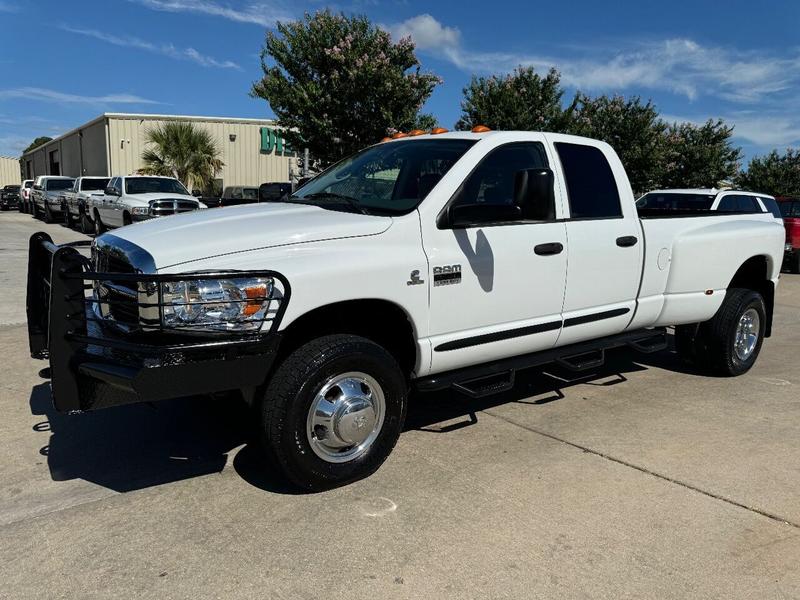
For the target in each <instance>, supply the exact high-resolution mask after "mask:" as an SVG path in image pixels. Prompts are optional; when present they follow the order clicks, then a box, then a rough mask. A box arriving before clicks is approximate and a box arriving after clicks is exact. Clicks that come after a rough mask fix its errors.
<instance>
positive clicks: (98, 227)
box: [94, 211, 106, 235]
mask: <svg viewBox="0 0 800 600" xmlns="http://www.w3.org/2000/svg"><path fill="white" fill-rule="evenodd" d="M105 232H106V226H105V225H103V222H102V221H101V220H100V213H99V212H97V211H94V234H95V235H103V234H104V233H105Z"/></svg>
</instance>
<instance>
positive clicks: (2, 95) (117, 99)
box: [0, 87, 162, 105]
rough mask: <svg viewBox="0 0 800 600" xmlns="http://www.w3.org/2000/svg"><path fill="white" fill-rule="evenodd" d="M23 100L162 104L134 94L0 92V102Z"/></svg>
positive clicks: (35, 90)
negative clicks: (96, 94)
mask: <svg viewBox="0 0 800 600" xmlns="http://www.w3.org/2000/svg"><path fill="white" fill-rule="evenodd" d="M7 99H23V100H39V101H41V102H56V103H60V104H95V105H102V104H162V102H157V101H156V100H149V99H147V98H142V97H141V96H136V95H134V94H107V95H105V96H80V95H77V94H67V93H65V92H58V91H56V90H49V89H46V88H37V87H21V88H13V89H7V90H0V100H7Z"/></svg>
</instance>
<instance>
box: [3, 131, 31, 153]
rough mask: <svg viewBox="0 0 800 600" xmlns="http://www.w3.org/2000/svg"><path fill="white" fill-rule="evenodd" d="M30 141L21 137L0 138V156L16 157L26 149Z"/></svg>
mask: <svg viewBox="0 0 800 600" xmlns="http://www.w3.org/2000/svg"><path fill="white" fill-rule="evenodd" d="M30 143H31V140H30V139H28V138H25V137H22V136H21V135H3V136H0V156H11V157H17V156H19V155H20V154H22V151H23V150H25V148H27V147H28V144H30Z"/></svg>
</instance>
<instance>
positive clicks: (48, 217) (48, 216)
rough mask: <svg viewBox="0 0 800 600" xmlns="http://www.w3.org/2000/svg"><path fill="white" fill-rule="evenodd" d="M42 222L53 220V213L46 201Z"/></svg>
mask: <svg viewBox="0 0 800 600" xmlns="http://www.w3.org/2000/svg"><path fill="white" fill-rule="evenodd" d="M44 222H45V223H52V222H53V213H52V211H51V210H50V205H49V204H48V203H47V202H45V203H44Z"/></svg>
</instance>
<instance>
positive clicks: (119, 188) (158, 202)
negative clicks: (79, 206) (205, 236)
mask: <svg viewBox="0 0 800 600" xmlns="http://www.w3.org/2000/svg"><path fill="white" fill-rule="evenodd" d="M91 206H92V221H93V222H94V229H95V233H96V234H97V235H100V234H101V233H103V232H104V231H105V230H106V229H108V228H109V227H122V226H123V225H130V224H131V223H134V222H136V221H146V220H148V219H153V218H156V217H165V216H167V215H175V214H178V213H184V212H190V211H193V210H197V209H198V208H206V205H205V204H203V203H202V202H200V201H199V200H197V199H196V198H195V197H194V196H192V195H191V194H190V193H189V190H187V189H186V188H185V187H184V186H183V184H182V183H181V182H180V181H178V180H177V179H175V178H174V177H156V176H150V175H128V176H126V177H112V178H111V180H110V181H109V182H108V186H107V187H106V189H105V193H104V194H103V195H102V196H92V197H91Z"/></svg>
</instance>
